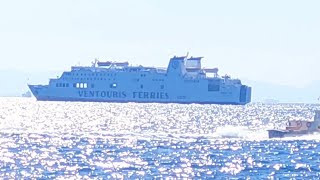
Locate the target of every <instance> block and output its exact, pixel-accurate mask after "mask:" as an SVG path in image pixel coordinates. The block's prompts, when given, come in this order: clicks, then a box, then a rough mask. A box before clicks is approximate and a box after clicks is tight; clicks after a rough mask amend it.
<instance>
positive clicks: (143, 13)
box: [0, 0, 320, 102]
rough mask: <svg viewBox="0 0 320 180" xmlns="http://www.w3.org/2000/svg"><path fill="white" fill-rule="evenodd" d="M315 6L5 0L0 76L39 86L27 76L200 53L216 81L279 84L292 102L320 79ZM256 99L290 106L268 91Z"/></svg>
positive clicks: (287, 1) (156, 62)
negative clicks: (96, 60)
mask: <svg viewBox="0 0 320 180" xmlns="http://www.w3.org/2000/svg"><path fill="white" fill-rule="evenodd" d="M319 5H320V2H319V1H315V0H311V1H307V2H302V1H297V0H294V1H292V0H284V1H275V0H272V1H265V2H263V1H253V0H251V1H241V2H240V1H209V0H203V1H201V2H197V1H191V0H187V1H182V0H177V1H168V0H166V1H149V0H138V1H129V0H127V1H125V0H123V1H102V0H100V1H99V0H97V1H91V2H88V1H84V0H79V1H72V0H68V1H62V0H57V1H54V2H48V1H41V0H31V1H22V0H20V1H19V0H17V1H3V2H1V3H0V39H1V41H0V49H1V53H0V70H1V71H2V72H3V71H4V70H8V71H12V72H16V71H19V72H20V71H23V72H25V73H27V74H28V76H29V78H30V81H32V82H37V81H39V80H38V79H37V78H32V77H38V74H41V73H42V72H52V71H54V72H62V71H63V70H68V69H69V68H70V66H71V65H75V64H79V63H80V64H90V62H91V61H92V60H93V59H94V58H99V59H101V60H119V61H130V62H131V63H132V64H142V65H147V66H161V67H165V66H167V63H168V60H169V58H170V57H171V56H173V55H185V54H186V53H187V52H189V53H190V55H194V56H204V57H205V59H204V60H203V65H204V66H206V67H219V68H220V74H221V75H224V74H226V73H227V74H230V75H231V76H233V77H237V78H240V79H245V80H248V81H250V82H252V81H253V82H259V84H260V83H263V84H264V83H268V84H269V83H270V84H274V85H277V86H279V85H281V86H286V87H288V89H289V91H286V93H287V94H288V96H289V95H290V96H293V97H295V96H297V95H296V93H295V92H294V93H293V92H290V89H291V88H293V87H295V88H302V89H301V90H299V93H303V94H306V93H307V94H310V93H309V90H308V88H309V87H310V84H311V86H312V87H313V86H314V85H312V84H313V83H315V84H316V85H315V86H317V85H318V84H319V83H318V81H319V80H320V79H319V76H318V67H319V65H320V64H319V62H320V61H319V58H320V51H319V48H320V44H319V42H320V35H319V32H320V24H319V23H318V20H319V19H320V12H319V11H318V7H319ZM43 76H46V74H43ZM9 77H10V78H11V77H12V76H8V77H7V78H1V79H2V80H1V84H6V83H7V82H8V78H9ZM26 78H28V77H25V76H24V77H23V78H20V77H19V78H18V80H15V77H12V81H13V82H10V83H11V84H12V86H10V87H14V85H15V84H17V87H15V89H14V90H12V88H7V89H8V90H6V91H3V90H1V91H0V95H7V94H10V92H14V91H17V89H18V87H19V89H20V87H22V85H21V82H22V81H23V82H24V81H25V79H26ZM41 78H43V77H41ZM47 78H49V77H47ZM18 81H19V82H18ZM41 81H42V80H41ZM10 83H9V84H10ZM8 86H9V85H8ZM252 86H253V90H254V89H255V88H258V89H259V88H260V87H255V84H254V83H253V84H252ZM277 86H275V89H277ZM1 89H3V88H1ZM8 91H9V93H8ZM21 91H23V90H19V92H18V93H20V92H21ZM312 91H314V90H312ZM21 93H22V92H21ZM253 93H255V92H254V91H253ZM263 93H264V94H267V93H268V94H269V95H268V96H271V97H277V98H278V99H279V100H280V101H289V100H288V98H287V97H285V96H283V95H278V94H276V93H277V92H276V91H273V90H272V91H269V90H265V92H263ZM14 94H15V95H16V94H17V93H14ZM256 95H257V98H258V99H263V98H265V97H264V96H260V95H259V93H258V94H256ZM266 96H267V95H266ZM278 96H279V97H278ZM315 96H316V95H312V98H304V97H301V98H299V99H293V100H292V101H306V102H310V99H313V98H314V97H315Z"/></svg>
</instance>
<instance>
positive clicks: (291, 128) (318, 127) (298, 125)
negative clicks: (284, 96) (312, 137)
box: [268, 110, 320, 138]
mask: <svg viewBox="0 0 320 180" xmlns="http://www.w3.org/2000/svg"><path fill="white" fill-rule="evenodd" d="M314 132H320V110H316V111H315V115H314V120H313V121H300V120H294V121H288V122H287V124H286V128H285V129H283V130H280V129H272V130H268V135H269V138H283V137H292V136H301V135H305V134H311V133H314Z"/></svg>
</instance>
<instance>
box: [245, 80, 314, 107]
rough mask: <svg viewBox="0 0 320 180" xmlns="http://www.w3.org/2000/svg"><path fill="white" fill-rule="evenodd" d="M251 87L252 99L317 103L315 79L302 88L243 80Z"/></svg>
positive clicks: (257, 100) (255, 100)
mask: <svg viewBox="0 0 320 180" xmlns="http://www.w3.org/2000/svg"><path fill="white" fill-rule="evenodd" d="M243 82H244V83H245V84H248V85H250V86H251V87H252V101H254V102H263V101H264V100H268V99H272V100H276V101H279V102H281V103H318V97H319V96H320V81H315V82H313V83H312V84H310V85H308V86H306V87H304V88H296V87H291V86H285V85H275V84H271V83H263V82H256V81H250V80H245V81H243Z"/></svg>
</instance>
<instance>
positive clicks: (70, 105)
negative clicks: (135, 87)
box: [0, 98, 320, 179]
mask: <svg viewBox="0 0 320 180" xmlns="http://www.w3.org/2000/svg"><path fill="white" fill-rule="evenodd" d="M315 109H320V106H319V105H318V104H275V105H272V104H269V105H268V104H258V103H253V104H249V105H246V106H231V105H197V104H191V105H180V104H137V103H125V104H122V103H89V102H85V103H81V102H39V101H36V100H35V99H34V98H0V179H320V143H319V142H320V134H312V135H306V136H301V137H292V138H283V139H273V140H270V139H268V137H267V131H266V130H267V129H271V128H281V127H283V126H284V124H285V122H286V121H287V120H293V119H300V120H306V119H310V120H311V119H312V118H313V111H314V110H315Z"/></svg>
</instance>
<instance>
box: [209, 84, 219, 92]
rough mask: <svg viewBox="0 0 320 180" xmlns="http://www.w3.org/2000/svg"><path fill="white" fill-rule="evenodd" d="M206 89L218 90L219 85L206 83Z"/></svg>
mask: <svg viewBox="0 0 320 180" xmlns="http://www.w3.org/2000/svg"><path fill="white" fill-rule="evenodd" d="M208 91H220V86H219V85H217V84H208Z"/></svg>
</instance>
